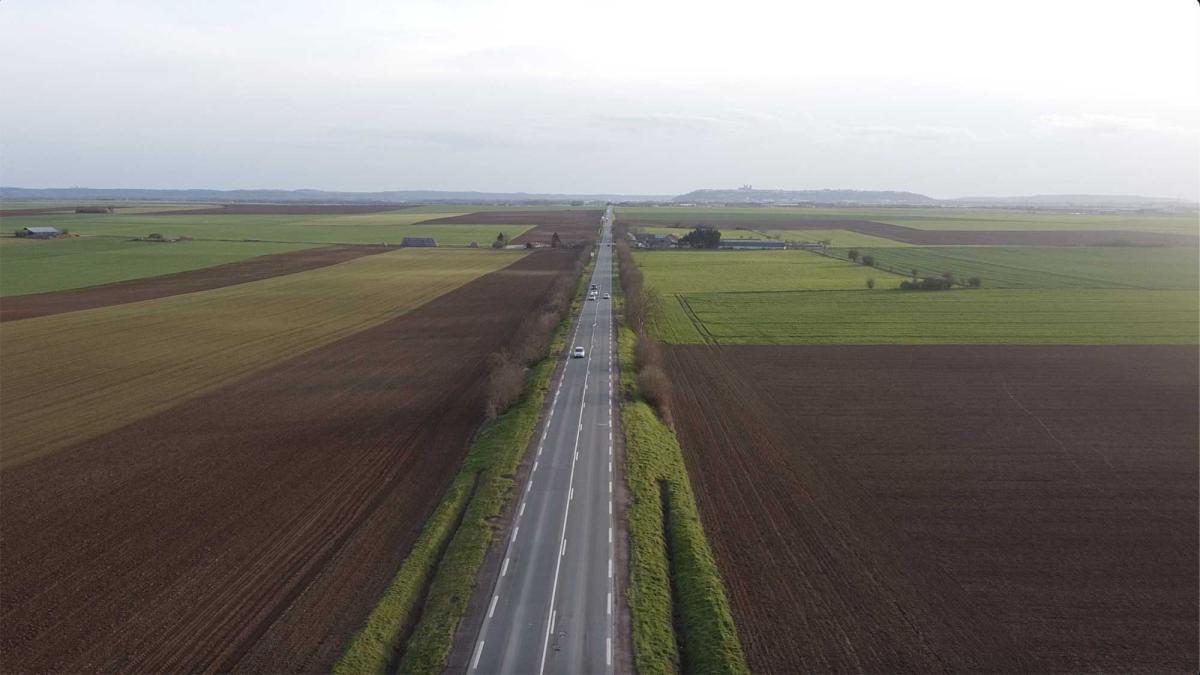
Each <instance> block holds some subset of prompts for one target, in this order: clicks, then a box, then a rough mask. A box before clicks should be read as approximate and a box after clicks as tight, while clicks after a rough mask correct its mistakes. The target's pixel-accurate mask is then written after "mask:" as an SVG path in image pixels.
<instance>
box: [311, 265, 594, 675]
mask: <svg viewBox="0 0 1200 675" xmlns="http://www.w3.org/2000/svg"><path fill="white" fill-rule="evenodd" d="M591 268H592V266H591V263H589V265H588V266H587V267H585V269H584V271H583V272H582V273H581V274H580V276H579V279H578V281H577V283H576V291H577V292H576V293H574V294H573V299H572V302H571V306H570V309H569V310H568V312H567V316H566V318H564V320H563V321H562V322H560V323H559V325H558V326H557V327H556V328H555V331H554V336H553V338H552V339H551V343H550V349H549V355H548V356H547V357H546V358H544V359H542V360H541V361H540V362H538V363H537V364H535V365H534V366H532V367H531V368H530V369H529V373H528V376H527V379H526V386H525V391H524V393H523V394H522V396H521V398H520V399H519V400H518V401H517V403H516V404H515V405H513V407H512V408H510V409H509V410H508V411H507V412H505V413H503V414H501V415H499V416H498V417H496V419H494V420H491V421H489V422H486V423H485V424H484V426H483V428H482V429H481V430H480V432H479V435H478V436H477V437H476V439H475V441H474V442H473V443H472V444H471V448H470V450H469V451H468V453H467V458H466V460H465V461H464V462H463V466H462V468H461V469H460V470H459V472H458V475H457V476H455V478H454V481H453V483H452V484H451V485H450V488H449V489H448V490H447V491H446V495H445V496H444V497H443V498H442V501H441V503H440V504H439V505H438V506H437V508H436V509H435V510H434V512H433V514H432V515H431V516H430V517H429V520H428V521H426V523H425V527H424V529H422V531H421V534H420V536H419V537H418V539H417V542H416V543H415V544H414V545H413V548H412V551H411V552H410V553H409V554H408V557H406V558H405V559H404V562H403V563H402V564H401V566H400V570H399V571H398V572H397V573H396V576H395V577H394V578H393V579H392V582H391V584H390V585H389V586H388V588H387V590H386V591H385V592H384V595H383V598H381V599H380V601H379V604H377V605H376V606H375V609H373V610H372V611H371V614H370V615H369V616H368V617H367V620H366V623H365V625H364V626H363V627H362V628H361V629H360V630H359V632H358V633H357V634H356V635H355V636H354V638H353V639H352V641H351V642H350V645H349V646H348V647H347V649H346V651H345V653H343V655H342V656H341V658H340V659H339V660H338V662H337V664H336V665H335V666H334V672H335V673H343V674H349V673H382V672H385V671H388V670H389V669H391V668H392V667H396V668H397V669H398V672H402V673H438V672H441V671H442V669H444V668H445V666H446V659H447V657H448V656H449V654H450V649H451V647H452V646H453V642H454V633H455V631H457V630H458V624H459V621H460V620H461V619H462V616H463V614H464V612H465V611H466V608H467V601H468V599H469V598H470V596H471V591H472V589H473V588H474V586H475V581H476V578H477V577H478V574H479V568H480V566H481V565H482V564H483V560H484V558H485V557H486V555H487V551H488V547H489V546H490V545H491V542H492V535H493V533H494V531H495V526H494V525H493V524H492V521H493V520H494V519H495V518H496V517H497V516H499V515H500V514H501V512H502V511H503V509H504V507H505V505H506V504H508V503H509V502H511V497H512V490H513V487H514V484H515V483H514V475H515V473H516V470H517V466H518V464H520V462H521V457H522V456H523V455H524V454H525V449H526V448H527V447H528V445H529V439H530V438H532V437H533V433H534V431H535V430H536V427H537V423H538V420H539V419H540V418H541V412H542V407H543V404H544V403H545V400H546V393H547V392H548V391H549V390H550V379H551V377H552V376H553V375H554V371H555V369H556V368H557V366H558V364H559V362H560V361H561V359H560V357H561V355H562V354H563V352H564V350H565V349H566V347H567V334H568V332H569V330H570V327H571V323H572V321H573V320H574V318H575V317H576V315H577V314H578V311H579V305H580V300H579V298H580V297H581V296H582V293H583V285H584V284H586V283H587V279H588V275H589V274H590V271H591ZM435 567H436V569H435ZM422 602H423V603H424V604H423V606H422ZM414 624H415V625H414ZM410 627H411V629H412V630H411V633H410V634H409V635H407V639H405V638H406V635H405V633H406V632H407V630H408V629H409V628H410ZM401 642H405V643H406V644H400V643H401ZM398 653H402V655H401V658H400V661H399V663H398V664H397V663H395V661H396V657H397V654H398Z"/></svg>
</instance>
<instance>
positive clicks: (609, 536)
mask: <svg viewBox="0 0 1200 675" xmlns="http://www.w3.org/2000/svg"><path fill="white" fill-rule="evenodd" d="M608 543H610V544H611V543H612V525H609V526H608Z"/></svg>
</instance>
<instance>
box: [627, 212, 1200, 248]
mask: <svg viewBox="0 0 1200 675" xmlns="http://www.w3.org/2000/svg"><path fill="white" fill-rule="evenodd" d="M621 222H623V223H627V224H628V225H630V226H633V227H637V226H647V227H663V226H664V224H663V223H662V222H661V221H656V220H638V219H636V218H634V219H628V220H625V219H623V220H622V221H621ZM686 225H687V226H688V227H696V226H700V225H705V226H709V227H717V228H719V227H722V226H723V227H726V228H728V227H729V223H721V222H705V221H703V220H700V219H697V220H696V221H695V222H689V223H687V224H686ZM744 225H747V226H752V225H754V223H753V222H747V223H744ZM762 227H763V228H764V229H771V230H797V231H800V230H849V231H851V232H857V233H859V234H867V235H871V236H874V237H883V238H884V239H891V240H892V241H900V242H904V243H908V244H917V245H926V246H952V245H958V246H1196V245H1197V244H1198V243H1200V237H1195V236H1189V235H1186V234H1166V233H1161V232H1138V231H1133V230H919V229H916V228H913V227H904V226H903V225H892V224H890V223H877V222H875V221H872V220H819V219H812V220H809V219H798V220H794V221H785V222H774V221H772V222H770V223H762ZM730 237H731V238H733V235H732V234H731V235H730Z"/></svg>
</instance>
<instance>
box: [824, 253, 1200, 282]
mask: <svg viewBox="0 0 1200 675" xmlns="http://www.w3.org/2000/svg"><path fill="white" fill-rule="evenodd" d="M858 250H859V252H860V253H861V254H863V255H872V256H874V257H875V260H876V262H877V264H879V265H881V266H883V267H886V268H889V269H892V270H894V271H897V272H900V273H907V272H908V271H909V270H911V269H914V268H915V269H916V270H918V273H919V274H922V275H940V274H941V273H943V272H951V273H953V274H954V275H955V276H956V277H959V278H966V277H970V276H978V277H980V279H981V280H982V281H983V285H984V286H985V287H986V288H1156V289H1170V288H1177V289H1196V288H1200V251H1197V249H1193V248H1182V247H1181V248H1133V247H1021V246H907V247H894V248H859V249H858ZM830 252H831V253H836V254H837V255H842V256H844V255H845V253H846V249H839V250H837V251H830Z"/></svg>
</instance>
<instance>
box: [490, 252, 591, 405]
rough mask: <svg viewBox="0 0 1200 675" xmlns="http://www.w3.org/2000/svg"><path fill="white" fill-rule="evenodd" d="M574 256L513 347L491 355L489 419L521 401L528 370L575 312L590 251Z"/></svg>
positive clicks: (519, 331)
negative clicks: (568, 313)
mask: <svg viewBox="0 0 1200 675" xmlns="http://www.w3.org/2000/svg"><path fill="white" fill-rule="evenodd" d="M573 254H574V256H575V257H574V259H573V260H572V262H571V266H570V267H569V268H568V269H567V270H566V271H563V272H560V273H559V274H558V276H557V277H556V278H555V279H554V283H553V285H552V286H551V287H550V291H549V292H548V293H547V294H546V296H545V301H544V302H543V303H542V306H541V307H539V308H538V309H537V311H534V312H531V313H530V314H528V315H527V316H526V317H525V319H524V320H523V321H522V322H521V324H520V325H519V326H518V327H517V330H516V332H515V333H513V337H512V341H511V343H510V347H509V348H508V349H504V350H501V351H499V352H495V353H493V354H491V355H489V356H488V359H487V369H488V375H487V382H486V384H485V391H484V413H485V414H486V415H487V416H488V418H489V419H492V418H495V417H496V416H498V415H500V414H502V413H503V412H504V411H506V410H508V409H509V408H510V407H512V405H513V404H514V403H516V402H517V400H518V399H520V398H521V393H522V392H523V391H525V377H526V371H527V370H528V369H529V367H530V366H532V365H534V364H535V363H537V362H539V361H541V360H542V359H544V358H546V356H547V355H548V354H549V350H550V342H551V340H552V339H553V337H554V329H555V327H556V326H558V324H559V323H560V322H561V321H562V320H563V318H564V317H566V316H567V312H568V311H569V310H570V309H571V299H572V298H573V297H575V290H576V288H577V286H578V285H579V275H580V274H581V273H582V272H583V267H584V261H586V260H587V259H588V254H589V248H588V247H579V248H577V249H574V251H573Z"/></svg>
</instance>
